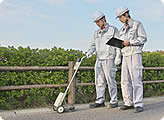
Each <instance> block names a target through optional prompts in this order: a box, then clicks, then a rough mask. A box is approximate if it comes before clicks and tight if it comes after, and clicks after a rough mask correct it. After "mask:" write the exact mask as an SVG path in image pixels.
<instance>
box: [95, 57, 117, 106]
mask: <svg viewBox="0 0 164 120" xmlns="http://www.w3.org/2000/svg"><path fill="white" fill-rule="evenodd" d="M116 71H117V69H116V65H115V64H114V60H113V59H105V60H96V64H95V84H96V95H97V97H96V101H95V103H103V102H104V101H105V89H106V83H107V84H108V90H109V95H110V98H111V100H110V103H117V102H118V100H117V82H116V80H115V76H116Z"/></svg>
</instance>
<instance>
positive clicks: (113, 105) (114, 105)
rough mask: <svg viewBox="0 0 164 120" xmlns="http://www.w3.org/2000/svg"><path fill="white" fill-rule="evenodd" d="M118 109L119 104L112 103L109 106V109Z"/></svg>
mask: <svg viewBox="0 0 164 120" xmlns="http://www.w3.org/2000/svg"><path fill="white" fill-rule="evenodd" d="M116 107H118V103H114V104H112V103H110V104H109V108H116Z"/></svg>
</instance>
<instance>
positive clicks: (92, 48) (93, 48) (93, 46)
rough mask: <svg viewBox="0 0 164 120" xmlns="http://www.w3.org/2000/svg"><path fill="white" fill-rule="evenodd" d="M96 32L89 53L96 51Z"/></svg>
mask: <svg viewBox="0 0 164 120" xmlns="http://www.w3.org/2000/svg"><path fill="white" fill-rule="evenodd" d="M96 33H97V32H95V33H94V39H93V40H92V42H91V44H90V47H89V49H88V54H90V55H92V54H93V53H94V52H95V51H96V44H95V37H96Z"/></svg>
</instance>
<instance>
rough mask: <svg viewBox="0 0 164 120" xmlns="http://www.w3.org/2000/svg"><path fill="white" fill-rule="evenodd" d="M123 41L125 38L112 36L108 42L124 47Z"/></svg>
mask: <svg viewBox="0 0 164 120" xmlns="http://www.w3.org/2000/svg"><path fill="white" fill-rule="evenodd" d="M123 42H124V41H123V40H120V39H118V38H114V37H112V38H111V39H110V40H109V41H108V42H107V43H106V44H107V45H111V46H114V47H118V48H120V49H122V48H123V47H124V45H123V44H122V43H123Z"/></svg>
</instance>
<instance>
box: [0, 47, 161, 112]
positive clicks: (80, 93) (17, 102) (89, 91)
mask: <svg viewBox="0 0 164 120" xmlns="http://www.w3.org/2000/svg"><path fill="white" fill-rule="evenodd" d="M82 56H84V53H83V52H82V51H79V50H72V49H70V50H64V49H62V48H57V47H53V48H52V49H31V48H30V47H27V48H23V47H18V48H14V47H7V48H6V47H0V66H68V62H69V61H76V59H77V58H81V57H82ZM95 59H96V57H95V56H92V57H91V58H89V59H84V61H83V62H82V66H94V64H95ZM143 65H144V66H145V67H146V66H147V67H149V66H150V67H163V66H164V54H163V51H157V52H143ZM143 74H144V77H143V80H162V79H164V74H163V71H157V70H150V71H145V70H144V71H143ZM67 79H68V72H67V71H62V70H61V71H40V72H36V71H26V72H22V71H19V72H18V71H13V72H9V71H5V72H3V71H1V72H0V86H18V85H37V84H39V85H40V84H65V83H67ZM76 80H77V81H78V82H81V83H87V82H88V83H90V82H94V71H93V70H88V71H80V72H79V73H78V74H77V75H76ZM116 80H117V82H120V71H118V72H117V74H116ZM163 87H164V84H163V83H159V84H145V85H144V96H152V95H153V96H155V95H162V94H164V90H163ZM64 91H65V88H56V89H54V88H45V89H39V88H36V89H30V90H16V91H15V90H13V91H1V92H0V109H17V108H28V107H41V106H47V105H51V104H53V103H54V101H55V99H56V97H57V95H58V94H59V92H64ZM76 91H77V92H76V103H88V102H93V101H94V99H95V97H96V94H95V86H87V87H77V88H76ZM106 93H107V97H106V99H107V100H108V99H110V97H109V95H108V92H107V91H106ZM90 96H92V97H90ZM118 98H119V99H121V88H120V85H118Z"/></svg>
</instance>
